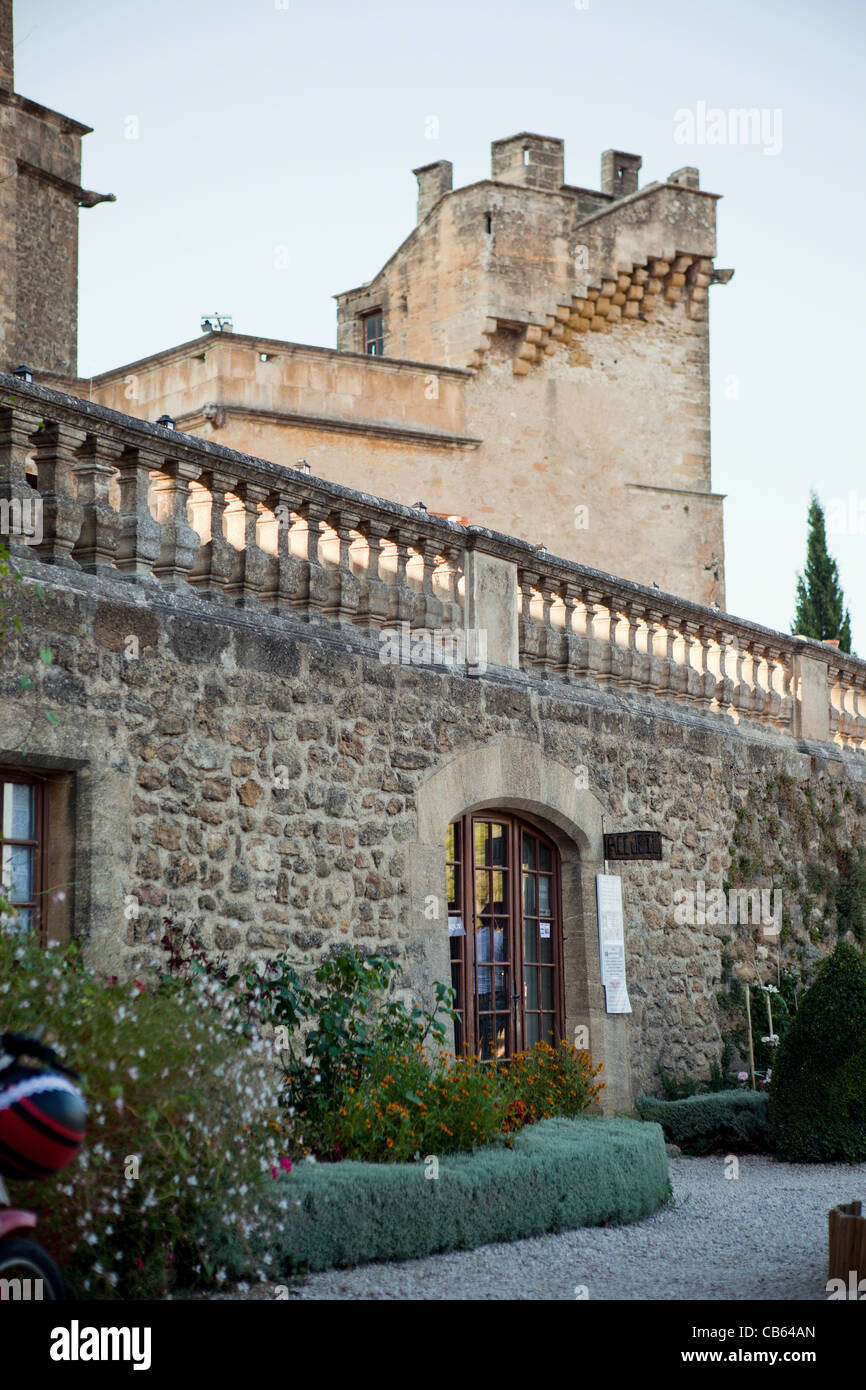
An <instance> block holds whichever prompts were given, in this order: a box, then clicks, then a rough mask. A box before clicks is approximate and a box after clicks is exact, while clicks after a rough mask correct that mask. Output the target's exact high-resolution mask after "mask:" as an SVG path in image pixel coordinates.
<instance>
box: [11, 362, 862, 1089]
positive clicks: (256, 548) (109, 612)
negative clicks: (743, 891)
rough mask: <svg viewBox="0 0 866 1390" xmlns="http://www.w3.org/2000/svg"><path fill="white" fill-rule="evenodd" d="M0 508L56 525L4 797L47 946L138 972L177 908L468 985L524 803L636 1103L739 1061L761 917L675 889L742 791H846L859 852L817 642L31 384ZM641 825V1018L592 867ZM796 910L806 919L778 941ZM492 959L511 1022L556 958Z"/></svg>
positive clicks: (855, 665)
mask: <svg viewBox="0 0 866 1390" xmlns="http://www.w3.org/2000/svg"><path fill="white" fill-rule="evenodd" d="M0 495H2V497H3V498H4V499H5V500H6V502H7V503H10V504H11V502H14V501H15V499H16V498H17V499H18V500H19V502H21V503H23V502H24V501H25V500H27V499H28V498H29V499H30V500H32V499H34V497H38V498H40V499H41V503H42V520H43V526H42V532H43V534H42V536H41V539H39V541H38V543H35V544H30V545H28V544H25V543H24V541H23V539H21V538H14V537H13V544H14V547H15V552H14V553H15V557H16V562H17V563H18V564H19V566H20V567H21V568H22V570H23V571H24V573H25V574H26V575H27V578H26V579H25V582H24V584H23V585H21V586H18V587H16V588H15V590H14V592H13V593H12V594H11V595H10V594H8V593H7V594H6V596H5V601H6V604H7V612H8V611H10V610H9V604H10V603H14V611H15V613H16V614H17V616H18V617H19V618H20V621H21V627H22V634H21V635H20V636H15V635H14V634H13V635H12V636H11V639H10V641H9V642H8V643H7V646H6V650H5V652H4V659H3V702H2V711H0V781H3V779H4V778H5V779H14V778H15V777H18V778H19V779H25V780H26V779H28V778H29V779H30V780H31V782H32V783H33V784H34V785H37V784H38V786H39V787H40V789H41V790H40V795H41V796H42V799H43V814H44V815H45V816H46V817H47V820H48V825H49V829H48V830H47V831H46V837H47V838H46V859H45V862H44V865H43V867H44V871H45V872H44V882H43V889H42V890H41V891H42V893H43V897H42V900H41V901H42V914H43V915H42V922H41V927H42V929H43V931H44V932H45V933H47V934H48V935H56V936H63V935H65V934H74V935H75V936H77V937H79V938H80V939H81V941H82V942H83V943H84V944H85V947H86V950H87V951H88V953H89V954H90V956H91V957H92V958H93V959H94V960H96V961H98V962H100V963H101V964H102V965H103V967H104V968H106V969H107V970H111V971H126V970H133V971H134V970H139V969H144V968H146V967H147V962H148V960H149V959H151V958H152V953H153V944H152V943H153V939H155V938H157V939H158V937H159V934H160V933H161V930H162V922H163V919H164V918H165V917H166V916H168V917H170V918H171V919H172V920H174V921H175V922H186V923H190V924H192V923H194V924H195V925H196V928H197V929H198V930H199V931H200V933H201V935H202V938H203V940H204V941H205V942H206V943H207V945H208V947H209V948H210V949H212V950H213V951H224V952H227V953H228V955H229V956H230V957H231V958H232V959H246V958H250V957H255V956H256V955H261V954H266V953H271V952H273V951H278V950H286V951H288V952H289V953H290V956H291V957H292V958H293V959H294V960H295V962H296V963H297V964H298V965H299V966H300V967H301V968H302V969H312V968H313V967H314V965H315V964H316V962H317V961H319V960H320V959H322V958H323V957H324V956H326V955H327V954H328V953H330V952H332V951H333V950H335V949H336V948H339V947H340V946H343V945H348V944H353V945H355V946H358V947H360V948H362V949H369V950H376V951H383V952H387V953H389V954H391V955H393V956H394V958H396V959H397V960H399V961H400V962H401V964H402V965H403V966H404V971H405V973H404V976H403V980H402V983H403V986H404V987H405V989H406V990H407V991H408V993H409V994H410V995H411V996H412V997H414V998H423V999H426V1000H427V1001H428V1002H429V1000H430V992H431V986H432V984H433V982H434V981H435V980H446V981H447V980H448V979H449V978H453V977H450V976H449V971H450V970H451V969H452V965H451V962H452V960H453V959H454V955H453V951H454V938H453V937H452V936H451V935H450V923H449V919H450V918H451V915H452V913H451V907H452V904H451V902H450V898H451V896H452V888H451V887H450V886H449V874H448V864H447V852H446V844H447V843H448V841H449V836H450V833H451V832H450V831H449V827H451V826H454V825H456V824H459V823H461V821H462V819H463V818H465V817H473V816H477V817H479V818H480V819H481V820H482V821H489V820H491V819H492V820H494V821H496V820H502V821H503V822H505V821H508V823H512V821H514V822H515V823H516V822H519V823H521V824H522V826H523V827H524V830H526V831H527V832H528V834H529V836H530V838H531V837H532V836H533V835H536V836H538V837H539V844H541V843H546V844H548V845H549V846H550V847H552V852H553V855H554V857H555V874H554V877H555V883H554V893H553V899H554V905H553V909H552V910H550V913H549V919H548V922H547V926H548V935H547V937H546V938H545V934H544V931H543V930H541V924H539V929H540V930H541V937H542V949H544V947H543V942H544V940H545V939H546V940H550V942H551V945H550V948H549V949H550V952H551V953H552V961H551V963H552V966H553V968H554V969H555V979H556V985H557V989H560V990H561V1009H560V1010H559V1016H558V1020H557V1029H558V1031H561V1032H562V1033H564V1034H566V1035H568V1036H571V1035H573V1034H574V1032H575V1030H580V1029H585V1030H586V1033H585V1034H580V1036H583V1037H585V1038H586V1039H587V1040H588V1042H589V1045H590V1048H591V1050H592V1053H593V1055H594V1056H595V1058H596V1060H598V1061H601V1062H602V1063H603V1065H604V1078H605V1081H606V1087H607V1089H606V1091H605V1092H604V1103H605V1106H606V1108H607V1109H608V1110H616V1109H621V1108H624V1107H628V1106H629V1105H630V1103H631V1100H632V1098H633V1096H634V1094H635V1093H636V1092H637V1091H639V1090H641V1089H643V1088H645V1087H646V1086H648V1085H652V1084H653V1082H654V1080H655V1068H656V1066H657V1064H658V1063H659V1062H660V1061H661V1062H663V1063H664V1064H665V1065H667V1066H671V1065H678V1066H681V1067H685V1068H686V1069H687V1070H688V1071H689V1072H690V1073H692V1074H700V1073H704V1074H705V1073H706V1072H707V1070H708V1069H709V1066H710V1064H711V1063H712V1062H714V1061H717V1060H718V1058H719V1054H720V1048H721V1024H722V1013H721V1007H720V1003H719V989H720V980H721V975H722V970H723V959H724V954H725V952H726V951H728V952H729V951H730V950H731V949H733V948H732V945H731V941H732V938H734V945H736V944H737V942H738V941H739V943H740V944H741V945H742V947H743V950H744V952H745V954H746V955H748V953H749V951H753V950H754V949H755V946H756V942H757V940H758V938H759V937H760V934H761V931H762V928H760V927H757V928H756V927H753V926H749V925H746V926H743V927H731V926H727V925H712V924H709V923H706V924H701V923H699V922H697V923H694V924H692V925H680V924H679V923H678V921H677V918H676V914H675V910H674V904H675V901H676V898H675V894H676V892H677V890H681V889H685V890H687V891H688V890H691V889H692V888H693V887H694V885H695V884H696V882H697V881H705V882H706V883H707V885H708V886H716V887H717V886H719V885H720V884H721V883H722V882H723V881H724V878H725V875H726V874H728V873H729V871H730V865H731V858H732V848H731V846H732V839H733V837H734V834H735V829H736V826H737V824H738V815H739V809H738V808H739V807H740V806H741V804H742V800H743V797H744V795H745V794H746V791H747V789H748V788H749V786H751V785H756V784H758V783H759V782H760V783H761V784H762V785H763V783H764V782H765V781H767V780H768V779H772V778H774V777H778V776H779V775H783V776H784V777H786V778H788V779H790V780H791V781H792V783H795V784H798V785H800V786H805V787H809V786H815V787H817V786H818V785H819V783H826V784H827V785H829V786H832V787H834V788H836V789H837V790H838V792H839V795H840V797H842V796H844V797H845V798H846V801H847V803H850V806H851V808H852V809H851V810H850V816H851V817H852V819H851V824H850V827H849V828H850V831H851V834H852V835H855V836H856V835H858V834H859V836H860V838H862V836H863V831H864V828H866V663H864V662H862V661H858V660H857V659H856V658H853V657H848V656H845V655H844V654H841V653H839V652H838V651H837V650H835V649H834V648H831V647H828V646H826V645H824V644H821V643H814V642H810V641H808V640H806V639H800V638H793V637H790V636H787V635H785V634H780V633H772V632H769V631H767V630H766V629H763V628H759V627H756V626H754V625H751V624H747V623H743V622H741V621H739V620H737V619H731V618H730V617H728V616H727V615H725V614H722V613H719V612H717V611H715V610H713V609H711V608H707V607H702V606H700V605H695V604H692V603H690V602H688V601H687V600H683V599H680V598H677V597H675V596H672V595H669V594H665V593H664V592H662V591H657V590H655V589H652V588H647V587H642V586H638V585H635V584H633V583H630V582H628V581H625V580H621V579H616V578H614V577H612V576H610V575H606V574H602V573H600V572H598V571H595V570H592V569H588V568H587V567H584V566H579V565H576V564H574V563H572V562H568V561H564V560H560V559H557V558H555V557H552V556H550V555H549V554H548V553H546V552H541V551H539V550H538V549H537V548H535V547H532V546H529V545H528V544H527V543H525V542H522V541H520V540H517V539H513V538H509V537H506V536H502V535H500V534H497V533H494V532H491V531H489V530H486V529H484V528H478V527H464V526H462V525H459V524H457V523H453V522H449V521H447V520H443V519H439V518H435V517H432V516H430V515H429V514H426V513H423V512H420V511H418V510H416V509H411V508H405V507H403V506H401V505H399V504H396V503H393V502H388V501H384V500H381V499H377V498H374V497H372V496H371V495H369V494H366V493H359V492H355V491H352V490H350V489H346V488H343V487H340V486H339V485H336V484H333V483H326V482H323V481H322V480H318V479H314V478H311V477H308V476H306V475H304V474H303V473H302V472H299V471H296V470H287V469H282V468H280V467H278V466H276V465H273V464H266V463H263V462H261V461H260V460H256V459H253V458H249V457H246V456H243V455H240V454H237V453H234V452H232V451H229V450H226V449H224V448H222V447H220V446H218V445H215V444H213V443H211V442H204V441H201V440H198V439H195V438H192V437H188V436H184V435H181V434H179V433H178V432H176V431H171V430H166V429H163V428H160V427H157V426H154V425H148V424H144V423H142V422H141V421H139V420H137V419H135V418H133V417H129V416H122V415H119V414H117V413H114V412H111V411H108V410H106V409H104V408H102V407H98V406H95V405H91V404H88V403H84V402H81V401H80V400H77V399H75V398H74V397H72V396H69V395H64V394H61V393H57V392H54V391H51V390H47V389H45V388H41V387H38V386H31V385H26V384H22V383H20V382H19V381H17V380H15V379H13V378H10V377H2V378H0ZM148 499H150V500H148ZM221 518H225V520H224V522H223V524H222V525H219V524H217V519H221ZM36 581H38V584H39V585H40V586H41V588H40V587H37V584H36ZM467 634H470V635H471V634H474V635H475V636H476V638H477V639H478V640H477V641H476V643H475V645H474V646H471V645H470V644H468V643H464V644H463V645H462V646H461V643H460V641H457V642H456V644H455V645H454V646H452V647H449V645H448V642H447V639H448V638H449V636H450V637H455V638H461V637H465V636H466V635H467ZM482 637H483V641H482V640H480V639H481V638H482ZM395 639H396V646H395V644H394V643H395ZM40 648H50V651H51V661H50V663H49V664H45V663H44V662H42V661H40V660H39V657H38V653H39V649H40ZM481 657H483V659H480V658H481ZM22 676H24V677H26V679H27V681H32V682H33V684H34V688H32V689H31V688H29V687H28V688H25V687H24V686H23V685H22V682H21V677H22ZM46 712H48V713H49V714H50V715H51V719H50V720H49V719H46V718H45V717H44V716H45V713H46ZM25 745H26V748H27V752H26V754H22V752H21V749H22V747H23V746H25ZM847 814H849V813H848V811H846V815H847ZM637 828H641V829H656V830H658V831H660V832H662V834H663V836H664V837H665V838H664V846H665V848H664V852H663V858H662V860H661V861H660V862H636V863H633V864H624V865H621V866H618V865H615V864H611V865H609V866H608V868H609V869H610V870H612V871H613V872H614V873H618V874H619V876H620V878H621V882H622V886H623V898H624V915H625V950H626V968H627V983H628V990H629V995H630V998H631V1003H632V1010H633V1011H632V1012H631V1013H630V1014H612V1013H608V1012H607V1009H606V996H605V990H604V988H603V985H602V981H601V958H600V949H599V934H598V913H597V907H596V896H595V884H596V875H597V874H599V873H600V872H602V870H603V868H604V867H605V866H604V855H603V840H602V837H603V832H605V831H608V832H616V831H627V830H633V829H637ZM471 852H474V851H471ZM804 856H805V851H804ZM472 867H473V868H477V867H478V866H477V864H475V865H473V866H472ZM511 869H512V871H514V872H515V874H516V873H518V872H519V871H520V865H519V863H515V864H512V865H511ZM484 872H487V871H486V870H483V871H482V873H484ZM527 877H531V873H530V871H529V870H528V869H527V867H526V866H525V865H524V867H523V881H524V886H525V881H526V879H527ZM761 886H763V880H762V881H761ZM770 886H772V880H770ZM58 887H59V888H60V890H61V893H62V895H59V894H58V892H57V889H58ZM512 898H519V899H520V901H521V902H522V904H523V905H522V906H521V908H520V909H519V911H520V913H522V914H524V915H522V916H519V917H518V922H519V925H520V926H521V928H523V927H525V926H526V923H527V921H529V920H530V918H532V914H531V913H529V910H528V908H527V906H526V903H525V902H524V901H523V898H522V896H521V895H519V894H512ZM526 914H528V915H526ZM536 915H537V914H536ZM482 916H483V913H482V914H481V915H480V916H479V917H478V920H477V921H476V922H472V921H471V919H470V921H469V923H468V925H469V930H468V931H467V932H466V934H465V937H464V942H465V946H464V947H461V949H465V950H466V951H467V952H470V953H471V952H472V950H473V949H479V948H478V946H477V942H478V938H479V933H480V932H482V931H483V923H482V921H481V917H482ZM534 920H535V919H534V918H532V921H533V922H534ZM551 920H552V922H553V927H554V930H553V932H552V934H551V933H550V930H549V929H550V924H551ZM807 927H808V923H803V922H802V921H798V920H797V913H796V905H795V909H794V911H793V912H792V913H791V914H790V930H791V932H792V933H793V934H792V936H791V939H790V942H789V946H788V947H787V948H786V949H790V948H791V947H793V946H797V945H798V943H799V944H800V945H802V946H803V947H804V948H805V947H806V945H807V944H808V938H807V937H806V936H805V935H804V932H805V930H806V928H807ZM533 930H534V927H533ZM778 948H779V943H778V942H775V943H771V949H772V950H778ZM528 949H529V948H528V947H527V950H528ZM815 949H817V948H815ZM495 959H499V957H495ZM485 960H487V961H488V962H489V961H490V960H491V957H490V955H489V954H488V955H487V956H486V957H485V956H484V955H483V953H480V951H479V955H478V957H477V959H476V960H475V962H474V963H475V964H476V965H478V968H479V970H480V971H481V972H482V973H483V971H484V970H485V969H487V968H488V967H487V966H485V965H484V961H485ZM472 963H473V962H472V960H471V959H470V962H469V964H470V966H471V965H472ZM493 968H497V969H498V968H501V969H503V970H506V969H507V971H508V972H510V973H509V974H508V979H507V990H506V989H503V994H505V993H507V995H508V1007H509V1008H511V1007H512V1004H511V998H512V995H513V1000H514V1004H513V1007H514V1010H515V1013H514V1028H515V1034H514V1036H515V1037H518V1038H519V1037H525V1032H523V1031H522V1032H518V1031H517V1029H518V1024H519V1026H520V1029H521V1030H523V1029H525V1028H526V1027H528V1023H526V1020H525V1019H524V1015H523V1012H522V1007H523V1006H522V1004H521V1002H520V998H519V996H520V988H521V984H523V985H524V987H525V988H526V989H528V988H530V985H531V982H532V981H533V980H534V976H533V974H532V972H533V971H534V970H535V969H536V967H535V965H534V964H533V963H532V962H531V961H530V960H529V959H528V958H527V960H526V961H517V960H513V959H512V960H510V961H508V962H507V964H506V965H503V966H502V967H493ZM524 971H525V977H524V973H523V972H524ZM532 987H534V985H533V986H532ZM524 1002H525V1001H524ZM527 1017H528V1015H527ZM507 1041H508V1040H507V1039H505V1043H504V1044H503V1045H506V1044H507Z"/></svg>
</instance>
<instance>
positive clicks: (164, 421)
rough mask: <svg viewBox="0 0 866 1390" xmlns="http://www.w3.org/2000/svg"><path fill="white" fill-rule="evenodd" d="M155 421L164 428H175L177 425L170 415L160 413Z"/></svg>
mask: <svg viewBox="0 0 866 1390" xmlns="http://www.w3.org/2000/svg"><path fill="white" fill-rule="evenodd" d="M156 423H157V424H158V425H162V427H163V429H164V430H173V429H177V426H176V425H175V423H174V420H172V418H171V416H170V415H160V417H159V419H158V420H157V422H156Z"/></svg>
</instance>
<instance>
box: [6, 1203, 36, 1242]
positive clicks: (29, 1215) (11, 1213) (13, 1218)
mask: <svg viewBox="0 0 866 1390" xmlns="http://www.w3.org/2000/svg"><path fill="white" fill-rule="evenodd" d="M35 1225H36V1216H35V1214H34V1213H33V1212H32V1211H15V1210H14V1209H13V1208H5V1209H3V1208H0V1240H2V1239H3V1237H4V1236H11V1235H12V1233H13V1231H23V1230H26V1229H27V1228H28V1227H32V1226H35Z"/></svg>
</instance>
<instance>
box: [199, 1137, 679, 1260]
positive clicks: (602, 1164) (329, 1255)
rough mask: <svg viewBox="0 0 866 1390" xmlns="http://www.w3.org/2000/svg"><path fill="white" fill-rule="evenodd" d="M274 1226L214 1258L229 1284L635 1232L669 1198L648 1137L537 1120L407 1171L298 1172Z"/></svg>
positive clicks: (367, 1166)
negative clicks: (588, 1229) (428, 1167)
mask: <svg viewBox="0 0 866 1390" xmlns="http://www.w3.org/2000/svg"><path fill="white" fill-rule="evenodd" d="M274 1189H275V1191H274V1195H273V1196H272V1197H271V1199H270V1200H271V1205H272V1207H273V1214H272V1216H271V1218H270V1220H269V1222H268V1224H267V1228H266V1229H265V1228H263V1227H260V1228H259V1230H258V1233H257V1234H255V1235H253V1236H252V1237H251V1239H250V1244H249V1247H248V1249H247V1250H246V1251H245V1252H241V1251H240V1250H239V1249H238V1248H237V1247H236V1246H234V1247H232V1248H231V1249H229V1248H228V1247H226V1245H225V1243H223V1244H222V1248H221V1249H220V1250H215V1251H214V1252H213V1253H214V1254H216V1255H217V1257H218V1258H220V1259H221V1263H222V1265H223V1267H224V1269H225V1270H226V1273H227V1275H228V1276H234V1277H236V1278H237V1277H244V1276H246V1277H248V1276H249V1275H250V1274H253V1275H255V1276H257V1277H262V1276H264V1275H265V1274H267V1276H268V1277H271V1278H274V1277H278V1276H279V1275H280V1274H282V1275H286V1274H290V1273H293V1272H296V1271H300V1270H309V1271H314V1270H322V1269H330V1268H332V1267H335V1266H347V1265H355V1264H363V1263H365V1262H367V1261H370V1260H407V1259H413V1258H416V1257H418V1256H421V1255H429V1254H432V1253H433V1252H435V1251H443V1250H469V1249H472V1248H474V1247H475V1246H478V1245H487V1244H489V1243H490V1242H493V1241H509V1240H519V1239H521V1238H522V1237H524V1236H537V1235H542V1234H544V1233H545V1232H547V1231H561V1230H571V1229H573V1228H574V1227H577V1226H598V1225H602V1224H604V1223H606V1222H615V1223H621V1222H625V1221H636V1220H638V1219H639V1218H641V1217H643V1216H648V1215H649V1214H650V1213H651V1212H653V1211H655V1210H656V1208H657V1207H659V1206H660V1205H661V1204H662V1203H663V1202H665V1201H666V1200H667V1199H668V1197H669V1196H670V1191H671V1188H670V1181H669V1178H668V1166H667V1155H666V1153H665V1148H664V1138H663V1136H662V1131H661V1130H660V1129H659V1127H658V1126H657V1125H643V1124H640V1123H639V1122H637V1121H635V1120H622V1119H620V1120H614V1119H603V1118H601V1117H592V1118H586V1117H582V1118H580V1119H575V1120H567V1119H552V1120H543V1121H541V1123H539V1124H537V1125H532V1126H530V1127H528V1128H526V1129H524V1130H522V1131H520V1132H519V1133H518V1134H516V1135H515V1136H514V1147H513V1149H508V1148H506V1147H505V1145H504V1144H496V1145H491V1146H489V1147H488V1148H485V1149H479V1150H476V1152H475V1153H472V1154H456V1155H452V1156H450V1157H447V1158H441V1159H439V1173H438V1177H436V1178H428V1177H425V1161H424V1160H423V1159H421V1160H419V1161H418V1162H416V1163H381V1164H378V1163H352V1162H343V1163H333V1164H324V1163H319V1164H309V1163H300V1164H298V1165H297V1166H296V1167H295V1168H294V1169H293V1170H292V1172H290V1173H284V1174H281V1175H280V1177H279V1178H278V1179H277V1180H276V1181H275V1182H274Z"/></svg>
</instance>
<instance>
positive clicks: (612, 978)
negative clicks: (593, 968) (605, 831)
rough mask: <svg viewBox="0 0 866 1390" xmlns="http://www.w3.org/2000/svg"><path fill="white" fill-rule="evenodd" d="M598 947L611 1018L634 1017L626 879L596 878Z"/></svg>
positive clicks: (616, 877)
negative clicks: (627, 960) (627, 952)
mask: <svg viewBox="0 0 866 1390" xmlns="http://www.w3.org/2000/svg"><path fill="white" fill-rule="evenodd" d="M595 895H596V901H597V904H598V945H599V951H600V954H601V982H602V984H603V985H604V997H605V1007H606V1008H607V1012H608V1013H609V1014H630V1013H631V1004H630V1002H629V997H628V989H627V988H626V982H625V932H624V929H623V916H622V879H621V878H620V877H619V875H618V874H596V876H595Z"/></svg>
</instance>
